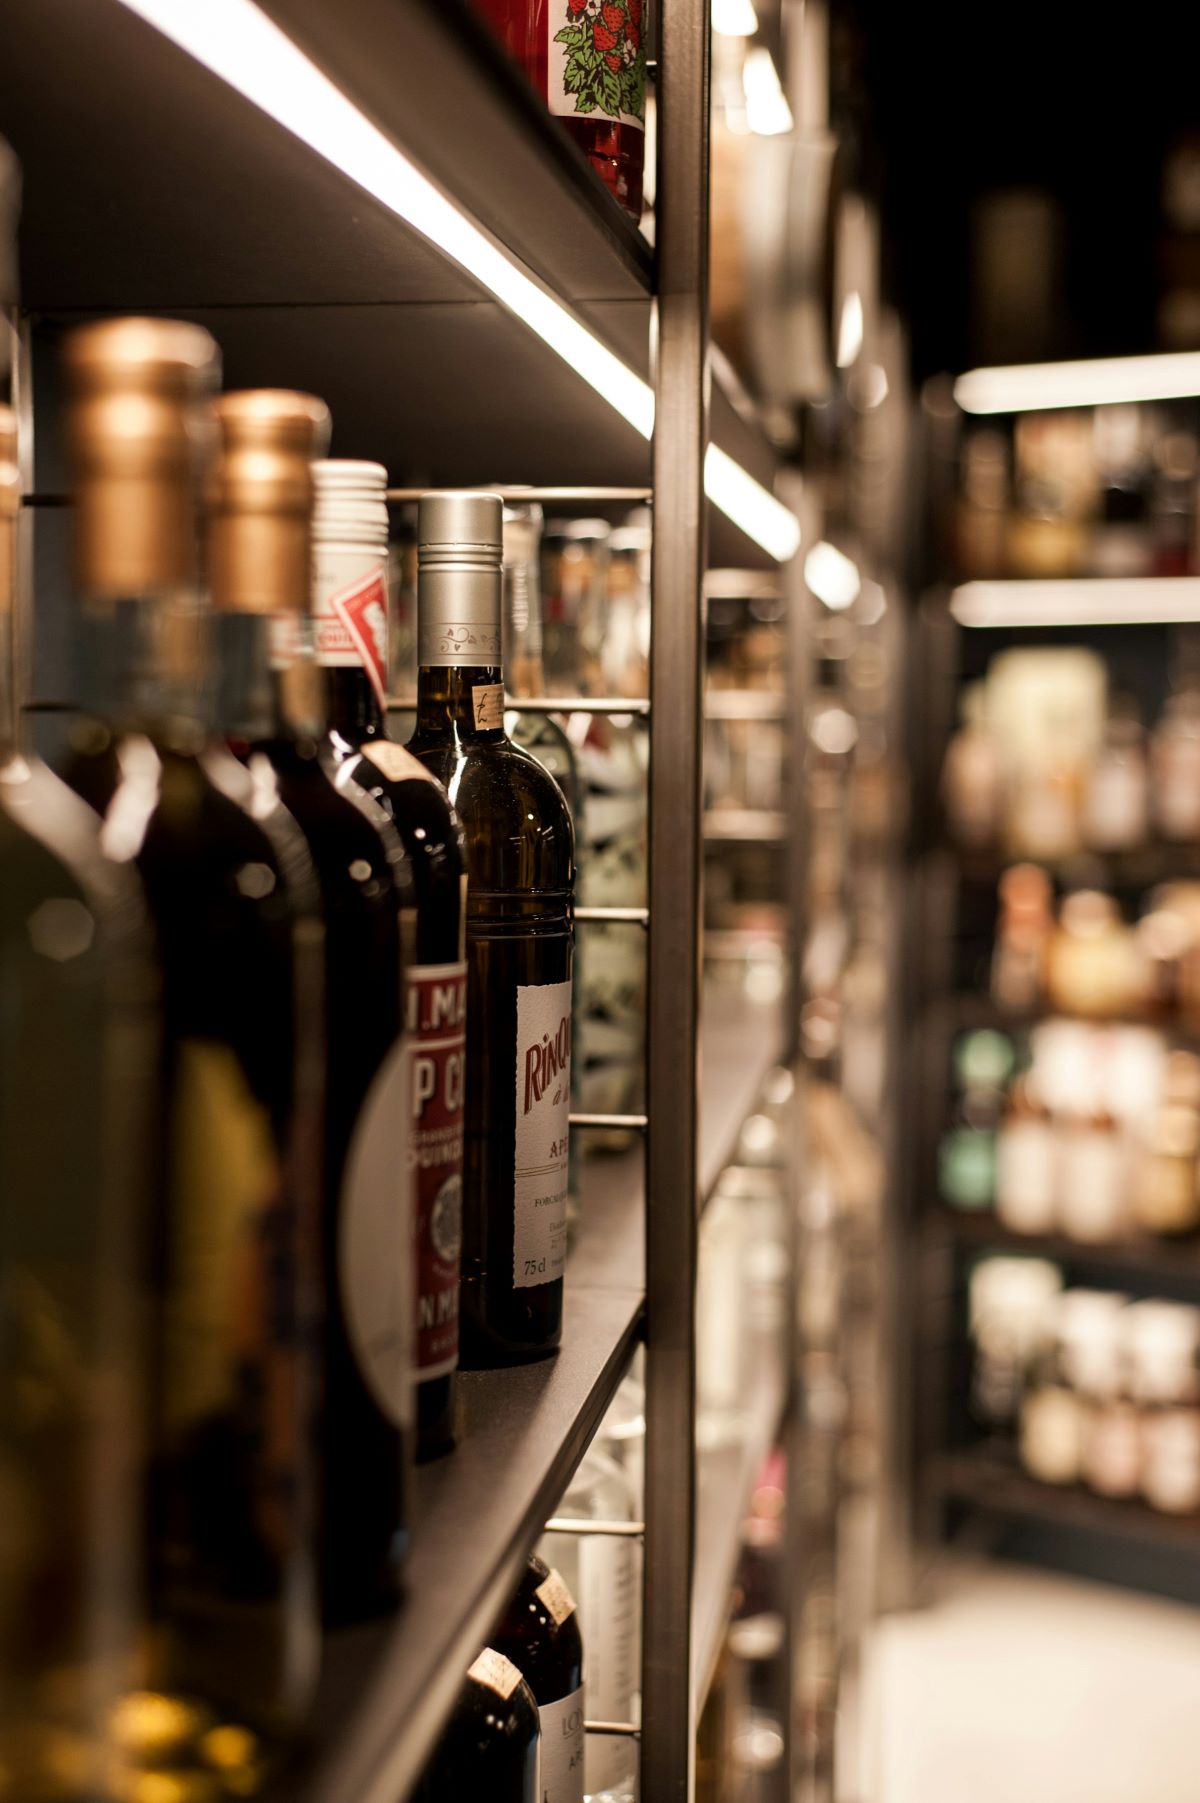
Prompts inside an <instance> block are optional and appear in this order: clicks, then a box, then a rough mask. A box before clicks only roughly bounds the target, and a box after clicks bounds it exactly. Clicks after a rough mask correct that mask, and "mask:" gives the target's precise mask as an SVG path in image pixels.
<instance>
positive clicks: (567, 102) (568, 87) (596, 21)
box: [546, 0, 646, 131]
mask: <svg viewBox="0 0 1200 1803" xmlns="http://www.w3.org/2000/svg"><path fill="white" fill-rule="evenodd" d="M546 20H547V23H546V34H547V43H546V102H547V104H548V106H549V108H550V111H551V112H552V113H557V114H559V115H560V116H561V115H562V114H564V113H565V114H570V116H571V117H572V118H578V117H579V116H580V114H583V115H584V116H585V117H587V118H591V119H595V120H596V123H597V124H604V123H606V122H608V121H611V120H617V121H619V122H620V124H622V125H632V126H633V127H634V128H635V129H636V130H637V131H644V130H645V129H646V50H645V39H644V35H643V34H644V30H645V9H644V6H643V3H642V0H550V5H549V6H548V7H547V8H546Z"/></svg>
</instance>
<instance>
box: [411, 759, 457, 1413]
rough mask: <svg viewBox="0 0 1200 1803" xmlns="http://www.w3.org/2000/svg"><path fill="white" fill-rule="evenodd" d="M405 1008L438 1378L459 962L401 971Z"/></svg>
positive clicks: (450, 1224)
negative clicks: (405, 978) (404, 974)
mask: <svg viewBox="0 0 1200 1803" xmlns="http://www.w3.org/2000/svg"><path fill="white" fill-rule="evenodd" d="M405 755H406V756H407V753H406V754H405ZM414 761H415V760H414ZM406 1009H407V1020H406V1024H407V1029H408V1040H409V1046H410V1048H411V1056H412V1119H413V1128H412V1135H411V1140H410V1145H411V1154H410V1156H411V1160H412V1167H413V1195H414V1204H415V1210H416V1236H417V1237H416V1245H417V1260H416V1263H417V1270H416V1281H417V1377H418V1380H420V1379H425V1378H431V1377H443V1376H444V1375H445V1374H446V1372H447V1371H453V1369H454V1367H455V1365H457V1363H458V1279H459V1260H460V1254H461V1250H462V1164H463V1097H464V1094H465V1083H466V1051H465V1046H466V1024H467V967H466V965H465V964H418V965H416V966H415V967H414V968H412V969H411V970H410V971H409V973H408V981H407V984H406Z"/></svg>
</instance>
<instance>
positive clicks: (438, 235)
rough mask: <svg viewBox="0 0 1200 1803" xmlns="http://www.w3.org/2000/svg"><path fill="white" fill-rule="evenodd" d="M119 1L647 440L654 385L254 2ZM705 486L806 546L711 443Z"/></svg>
mask: <svg viewBox="0 0 1200 1803" xmlns="http://www.w3.org/2000/svg"><path fill="white" fill-rule="evenodd" d="M122 3H123V4H124V5H125V6H127V7H128V8H129V10H130V11H131V12H134V13H136V14H137V15H138V16H139V18H142V19H145V20H146V22H147V23H148V24H150V25H153V26H154V27H155V28H156V29H157V30H158V31H161V32H162V33H163V34H164V36H166V37H168V38H170V39H171V41H172V42H173V43H175V44H177V45H178V46H179V47H180V49H181V50H185V51H186V52H187V53H188V55H189V56H193V57H195V59H196V61H197V62H199V63H203V65H204V67H205V68H206V69H209V70H211V71H212V73H213V74H214V75H218V76H220V78H221V80H222V81H225V82H228V84H229V85H230V87H232V88H235V89H236V90H237V92H238V93H239V94H241V95H242V96H243V97H244V98H245V99H246V100H249V101H251V102H252V103H253V105H255V106H257V107H259V108H260V109H261V110H262V111H263V112H264V113H267V114H268V115H269V116H270V117H271V118H272V119H274V120H275V121H276V123H277V124H279V125H282V126H284V127H285V129H286V130H288V131H290V132H291V133H292V134H293V135H294V136H295V137H297V138H299V139H300V140H301V142H302V143H305V144H307V145H308V147H309V149H310V150H314V151H316V152H317V154H318V155H319V156H322V157H324V158H325V159H326V161H327V162H330V163H332V164H333V166H334V167H335V168H336V169H339V170H340V171H341V172H342V174H343V175H345V176H348V177H349V179H350V180H351V181H353V182H356V183H357V184H358V186H359V187H360V188H363V189H365V190H366V192H367V193H368V194H371V195H373V196H374V197H375V199H376V200H378V201H379V202H381V204H382V205H383V206H385V207H387V208H388V210H389V212H392V213H394V214H395V215H396V217H397V218H398V219H403V220H404V222H405V223H406V224H407V225H409V226H411V227H412V228H413V229H414V230H415V231H418V232H420V233H421V235H422V236H423V237H425V238H428V239H429V241H430V242H431V243H432V244H434V245H436V246H437V248H438V249H439V250H441V251H443V252H444V253H445V255H446V256H448V257H450V258H452V259H453V261H454V262H456V263H458V264H459V265H460V266H461V267H462V268H463V269H465V270H466V271H467V273H468V274H469V275H471V276H473V277H474V278H475V280H476V281H477V282H479V283H481V284H482V286H483V287H485V288H486V289H488V290H489V291H490V292H491V293H492V294H494V295H495V297H496V299H497V300H498V301H500V302H502V304H503V305H504V306H505V307H507V308H508V309H509V311H510V312H511V313H513V314H515V315H516V317H517V318H518V319H520V320H522V321H523V322H524V324H525V325H527V326H528V327H529V328H530V330H531V331H533V332H535V333H536V334H537V336H538V337H539V338H541V339H542V341H543V343H545V344H547V345H549V346H550V348H551V350H553V351H555V352H556V353H557V354H558V355H559V356H560V357H562V358H563V359H564V361H565V362H567V363H569V364H570V365H571V367H572V369H574V370H575V371H576V372H577V373H578V374H579V375H580V376H582V378H583V380H584V381H585V382H587V383H588V384H589V386H590V387H592V388H594V389H595V391H596V393H597V394H599V395H601V396H602V397H603V399H604V400H606V401H607V402H608V403H609V405H610V406H611V407H613V408H614V409H615V410H616V412H617V413H619V414H620V416H621V417H622V419H624V420H626V421H627V422H628V423H629V425H631V426H632V427H633V428H634V430H635V431H637V432H640V433H641V435H642V436H643V438H649V437H650V435H651V433H652V432H653V430H654V390H653V389H652V388H651V386H650V384H649V383H648V382H646V381H645V380H643V378H642V377H641V376H639V375H638V374H637V373H636V372H635V371H634V370H631V369H630V368H629V367H628V366H627V365H626V364H624V363H622V361H621V359H620V358H619V357H617V356H615V355H614V354H613V352H612V351H610V350H609V349H608V347H607V345H605V344H602V343H601V341H600V339H598V338H597V337H596V336H595V335H594V333H592V332H590V331H589V330H588V328H587V327H586V326H585V325H584V324H583V323H582V322H581V321H580V320H579V319H577V318H576V317H575V315H574V314H573V313H572V312H571V311H570V310H569V309H568V308H567V307H564V306H563V305H562V303H561V302H560V301H558V300H556V299H555V297H554V296H553V295H552V294H549V293H548V292H547V291H546V289H544V288H543V287H542V286H541V285H540V284H539V283H538V282H536V281H535V280H534V278H533V277H532V276H531V275H530V274H529V273H528V271H527V270H525V269H524V268H523V267H522V266H521V264H520V263H518V262H517V261H516V259H515V258H513V257H511V256H510V255H509V254H508V252H507V251H505V250H504V249H503V248H502V247H501V246H500V245H498V244H497V243H495V242H494V240H493V239H491V238H490V237H489V236H488V234H487V233H486V232H484V231H483V230H481V228H480V227H479V226H477V225H476V224H475V223H474V221H473V220H471V219H469V218H468V217H467V215H466V214H465V213H462V212H460V210H459V209H458V207H456V206H455V205H454V203H453V201H451V200H450V199H449V198H448V197H447V196H446V195H445V194H443V193H442V192H441V190H440V189H439V188H438V187H436V186H435V185H434V183H433V182H431V181H430V180H429V178H428V177H427V176H426V175H424V174H423V173H422V172H421V170H420V169H418V168H417V166H416V164H415V163H413V162H411V161H410V159H409V158H408V157H407V156H405V155H404V153H403V151H401V150H398V149H397V147H396V146H395V145H394V144H393V143H392V142H391V141H390V139H388V138H387V137H385V136H384V134H383V133H382V132H381V131H380V130H379V129H378V127H376V126H375V125H373V124H372V123H371V121H370V120H369V119H368V118H367V117H366V116H365V114H363V113H361V112H360V111H359V109H358V108H357V107H356V106H355V105H354V103H353V102H352V101H351V100H349V99H348V98H347V96H346V95H345V94H343V93H342V92H341V90H340V89H339V88H337V87H335V86H334V84H333V82H331V81H330V79H329V77H328V76H327V75H325V74H323V73H322V71H321V70H320V69H319V68H318V67H317V66H316V64H315V63H313V62H312V61H311V60H310V59H309V58H308V57H307V56H305V54H304V52H303V51H302V50H300V49H299V47H298V46H297V45H296V44H294V43H293V42H292V40H291V39H290V38H289V37H288V36H287V35H286V33H285V32H283V31H281V30H280V28H279V27H278V26H277V25H276V24H275V23H274V22H273V21H272V20H271V19H269V18H268V17H267V16H266V14H265V13H264V12H262V11H261V10H260V9H259V8H258V7H257V6H256V5H255V4H254V0H202V3H200V0H122ZM704 486H705V492H706V493H707V495H708V497H709V499H710V500H711V501H712V502H713V503H714V504H715V505H716V506H717V507H719V508H720V509H721V511H722V513H724V514H726V515H727V517H728V518H729V519H731V520H732V521H733V523H734V524H735V525H736V526H738V527H740V529H741V530H742V531H743V532H745V533H746V534H747V536H748V537H750V538H752V539H753V540H754V542H755V543H756V544H758V545H761V547H762V548H763V550H764V551H766V552H768V553H769V555H770V556H772V557H775V558H777V559H779V560H780V561H781V562H782V561H784V560H785V559H786V558H788V557H790V556H792V554H793V553H794V552H795V550H796V549H797V547H798V545H799V543H800V526H799V522H798V520H797V519H796V516H795V514H793V513H792V512H791V510H790V509H789V508H787V507H785V506H784V505H783V504H782V502H780V501H777V500H776V498H775V496H774V495H772V494H771V493H770V492H769V490H767V489H766V488H764V487H763V486H762V484H761V483H759V482H756V481H755V479H754V478H753V476H751V475H750V474H749V473H748V472H747V471H746V470H744V469H742V467H741V466H740V464H737V463H735V462H734V460H733V459H732V458H731V457H729V456H727V455H726V453H725V452H723V451H719V450H718V449H717V448H716V447H715V446H710V447H709V450H708V454H707V457H706V459H705V465H704Z"/></svg>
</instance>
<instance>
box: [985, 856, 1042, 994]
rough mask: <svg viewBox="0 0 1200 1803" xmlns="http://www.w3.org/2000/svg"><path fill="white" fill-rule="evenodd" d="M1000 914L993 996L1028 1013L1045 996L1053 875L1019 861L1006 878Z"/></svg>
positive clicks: (1001, 884)
mask: <svg viewBox="0 0 1200 1803" xmlns="http://www.w3.org/2000/svg"><path fill="white" fill-rule="evenodd" d="M999 890H1000V918H999V922H998V925H997V931H996V948H995V951H994V953H993V956H992V995H993V997H994V999H995V1000H996V1002H997V1003H998V1004H999V1006H1000V1007H1001V1008H1007V1009H1011V1010H1012V1011H1013V1012H1014V1013H1024V1012H1027V1011H1028V1010H1029V1009H1031V1008H1033V1007H1035V1006H1036V1005H1037V1003H1038V1001H1039V1000H1040V998H1041V995H1042V991H1043V987H1044V985H1045V980H1046V961H1047V957H1048V954H1049V949H1050V941H1051V938H1052V935H1053V932H1054V920H1053V915H1052V913H1051V902H1052V899H1053V891H1052V890H1051V887H1050V878H1049V877H1048V876H1047V875H1046V872H1045V871H1044V870H1042V869H1040V868H1039V866H1038V865H1036V864H1014V865H1012V866H1011V868H1010V869H1008V870H1006V871H1005V872H1004V874H1003V876H1002V877H1001V878H1000V886H999Z"/></svg>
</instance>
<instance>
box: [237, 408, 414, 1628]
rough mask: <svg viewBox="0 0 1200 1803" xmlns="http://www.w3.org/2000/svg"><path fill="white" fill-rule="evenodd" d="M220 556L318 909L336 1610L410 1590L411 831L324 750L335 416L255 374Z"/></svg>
mask: <svg viewBox="0 0 1200 1803" xmlns="http://www.w3.org/2000/svg"><path fill="white" fill-rule="evenodd" d="M216 413H217V420H218V425H219V430H220V450H219V455H218V458H217V461H216V464H215V468H214V472H213V480H212V483H211V486H210V516H209V567H210V571H211V580H212V596H213V603H214V606H215V609H216V614H217V618H216V622H215V624H216V625H217V627H218V628H219V629H220V637H221V651H222V661H221V678H222V681H221V684H220V686H221V690H222V693H223V695H224V702H223V709H222V712H223V717H224V724H225V726H226V728H227V730H230V731H232V732H233V734H234V735H235V736H234V741H233V742H234V744H235V747H236V748H237V749H239V750H240V751H241V753H242V755H243V756H245V757H246V758H248V759H252V758H254V757H255V756H257V755H261V756H265V757H266V758H267V759H268V760H269V762H270V764H271V766H272V768H273V770H274V773H275V778H276V781H277V782H278V785H279V792H280V796H281V798H282V800H283V803H284V805H285V807H286V808H287V810H288V812H289V814H290V815H291V816H292V818H293V819H294V820H295V821H296V823H297V824H298V826H299V827H300V829H301V831H302V832H303V834H304V837H305V841H306V843H307V846H308V851H309V854H310V856H311V858H312V860H313V864H314V866H315V868H316V872H317V878H318V881H319V884H320V889H321V904H322V910H323V913H324V917H325V995H326V1008H325V1048H324V1049H325V1072H326V1077H325V1166H324V1186H323V1187H324V1195H323V1208H322V1221H321V1232H320V1243H321V1251H322V1258H323V1266H324V1271H325V1273H326V1288H325V1296H324V1310H323V1320H324V1333H323V1342H322V1344H323V1351H324V1383H323V1385H322V1399H321V1408H320V1424H321V1427H320V1446H321V1472H322V1499H321V1541H320V1545H321V1580H322V1597H323V1616H324V1620H325V1624H326V1626H327V1627H333V1626H338V1625H342V1624H344V1623H347V1622H352V1621H358V1620H362V1619H364V1618H366V1617H368V1616H371V1615H376V1614H379V1613H381V1612H383V1611H385V1610H386V1609H388V1608H389V1607H390V1606H392V1605H393V1604H394V1602H395V1600H396V1597H397V1595H398V1590H399V1581H400V1572H401V1565H402V1553H403V1548H404V1543H405V1523H406V1513H407V1511H406V1497H405V1489H406V1482H407V1478H406V1473H407V1468H408V1455H409V1451H410V1443H411V1430H412V1419H411V1416H412V1397H411V1390H412V1334H413V1324H412V1306H411V1296H410V1288H411V1262H412V1221H411V1181H410V1170H409V1160H408V1151H409V1147H408V1137H407V1136H408V1127H409V1114H410V1100H409V1072H408V1063H407V1052H406V1047H405V1042H404V1039H403V1037H402V1034H403V1024H404V1015H403V1010H404V993H403V969H402V963H401V930H402V920H403V914H404V911H405V910H406V909H410V908H411V904H412V894H411V889H412V883H411V876H410V873H409V869H408V864H407V860H406V859H405V856H404V850H403V847H402V846H401V844H400V841H399V838H398V837H397V835H396V832H395V829H394V828H393V827H392V825H391V824H390V822H389V821H388V819H387V816H386V815H385V814H384V812H383V810H382V809H381V808H380V807H379V805H378V803H377V802H375V801H373V800H372V799H371V797H370V796H368V795H367V794H365V793H364V791H363V790H362V789H360V788H359V787H358V785H357V784H356V783H352V782H345V783H342V784H340V785H336V784H335V783H334V780H333V776H332V773H331V772H330V771H329V770H328V769H327V767H326V765H325V764H324V763H323V762H322V759H321V756H320V751H321V746H322V741H323V736H324V720H323V707H322V702H323V696H322V693H321V684H320V676H319V672H318V671H317V669H316V667H315V665H314V663H313V659H312V649H311V643H310V634H309V631H308V626H309V619H308V610H309V597H310V593H311V589H312V517H311V516H312V505H313V495H314V485H313V479H312V464H313V459H314V456H315V455H316V454H317V453H318V452H319V451H320V450H322V449H324V446H325V443H326V440H327V438H328V433H329V415H328V411H327V409H326V407H325V404H324V402H322V401H319V400H316V399H315V398H314V397H313V396H311V395H304V394H294V393H290V392H288V391H287V390H278V389H262V390H250V391H247V392H244V393H237V394H226V395H223V396H222V397H221V399H220V400H219V401H218V402H217V406H216Z"/></svg>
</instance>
